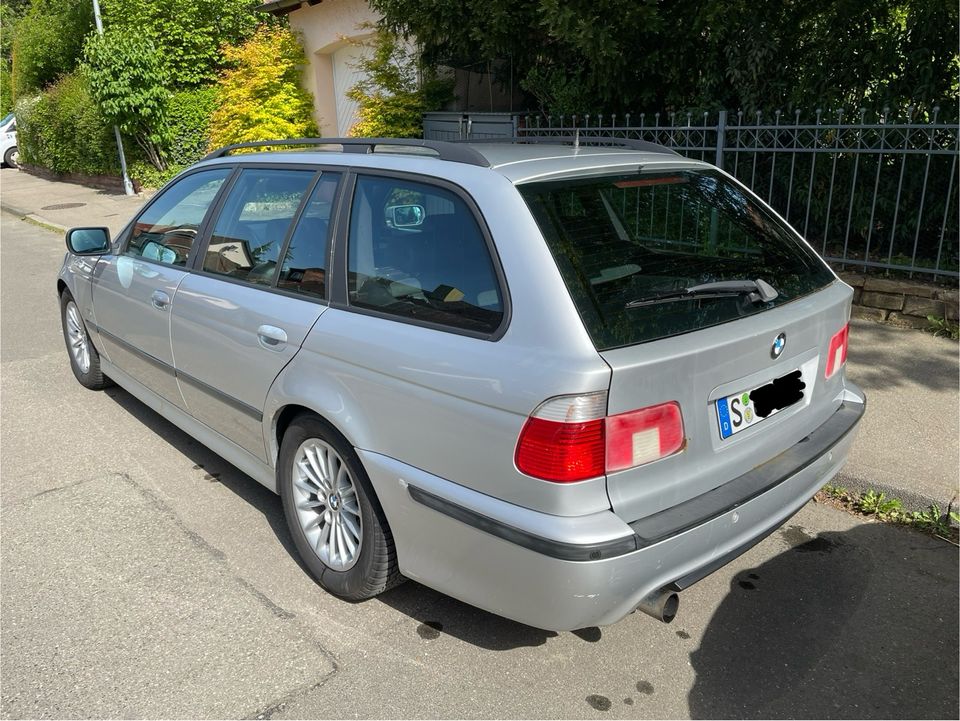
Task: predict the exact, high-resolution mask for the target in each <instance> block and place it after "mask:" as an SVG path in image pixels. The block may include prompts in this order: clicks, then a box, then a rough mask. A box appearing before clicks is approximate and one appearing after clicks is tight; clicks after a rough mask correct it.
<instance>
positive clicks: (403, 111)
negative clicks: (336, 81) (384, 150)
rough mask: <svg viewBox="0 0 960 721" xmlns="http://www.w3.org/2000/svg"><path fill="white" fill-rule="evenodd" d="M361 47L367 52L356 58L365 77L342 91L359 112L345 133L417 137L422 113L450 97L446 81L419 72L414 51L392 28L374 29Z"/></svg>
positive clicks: (449, 85) (450, 83)
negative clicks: (347, 89) (354, 123)
mask: <svg viewBox="0 0 960 721" xmlns="http://www.w3.org/2000/svg"><path fill="white" fill-rule="evenodd" d="M366 46H367V47H369V48H370V50H371V52H370V54H369V56H368V57H365V58H363V59H362V60H360V62H359V63H358V67H359V69H360V70H362V71H363V73H364V75H365V76H366V77H365V78H364V79H363V80H361V81H360V82H358V83H357V84H356V85H354V86H353V87H352V88H350V90H349V91H348V92H347V97H348V98H350V99H351V100H354V101H356V103H357V116H358V117H359V120H358V122H357V123H356V125H354V126H353V127H352V128H351V129H350V135H351V136H354V137H367V138H419V137H421V134H422V132H423V126H422V124H423V113H424V112H426V111H429V110H436V109H437V108H440V107H442V106H443V105H444V104H445V103H446V101H447V100H449V99H450V98H451V97H452V95H453V83H452V81H450V80H446V79H440V78H438V77H436V75H435V74H433V73H427V72H420V70H419V69H418V67H417V64H418V58H417V56H416V54H415V53H414V52H413V51H412V49H411V48H410V47H409V45H407V43H406V42H405V41H404V40H403V39H402V38H401V37H400V36H399V35H397V34H396V33H392V32H389V31H386V30H380V31H378V32H377V34H376V35H375V36H374V39H373V41H372V42H371V43H369V44H368V45H366Z"/></svg>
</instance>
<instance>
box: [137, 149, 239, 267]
mask: <svg viewBox="0 0 960 721" xmlns="http://www.w3.org/2000/svg"><path fill="white" fill-rule="evenodd" d="M232 170H233V169H232V168H217V169H215V170H203V171H200V172H198V173H193V174H191V175H188V176H187V177H185V178H181V179H180V180H178V181H177V182H176V183H174V184H173V185H171V186H170V187H169V188H167V189H166V190H164V191H163V194H162V195H160V196H159V197H158V198H157V199H156V200H155V201H154V202H153V203H151V204H150V206H149V207H148V208H147V209H146V210H144V211H143V213H142V214H141V215H140V217H139V218H137V222H136V223H134V226H133V232H132V233H131V235H130V241H129V243H127V247H126V249H125V250H124V255H132V256H134V257H139V258H143V259H145V260H153V261H157V262H160V263H166V264H167V265H179V266H183V265H186V264H187V257H188V256H189V255H190V250H191V249H192V248H193V242H194V240H196V237H197V231H198V230H199V229H200V224H201V223H202V222H203V218H204V216H205V215H206V214H207V209H208V208H209V207H210V204H211V203H213V200H214V198H216V197H217V192H218V191H219V190H220V186H221V185H223V181H224V180H226V179H227V176H228V175H230V173H231V172H232Z"/></svg>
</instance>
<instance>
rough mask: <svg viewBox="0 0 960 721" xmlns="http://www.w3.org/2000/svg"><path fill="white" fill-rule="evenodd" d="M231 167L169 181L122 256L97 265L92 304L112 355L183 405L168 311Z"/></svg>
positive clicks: (136, 225)
mask: <svg viewBox="0 0 960 721" xmlns="http://www.w3.org/2000/svg"><path fill="white" fill-rule="evenodd" d="M232 171H233V169H232V168H230V167H218V168H212V169H209V170H202V171H198V172H196V173H191V174H190V175H187V176H184V177H182V178H181V179H179V180H178V181H176V182H175V183H174V184H172V185H170V186H168V187H167V188H166V189H164V190H163V191H162V193H161V194H160V195H158V196H157V197H156V198H154V199H153V201H152V202H151V203H150V204H149V205H148V206H147V207H146V208H145V209H144V211H143V212H142V213H141V214H140V216H139V217H138V218H137V219H136V220H135V221H134V223H133V226H132V229H131V231H130V235H129V238H128V239H127V240H126V241H124V242H123V244H122V246H121V248H120V251H119V253H118V254H117V255H108V256H103V258H102V259H101V260H100V262H99V263H98V264H97V267H96V271H95V275H96V278H97V280H96V282H95V283H94V286H93V305H94V309H95V312H96V318H97V323H98V331H99V335H100V339H101V342H102V343H103V346H104V351H105V352H106V355H107V358H108V359H109V360H110V362H112V363H113V364H114V365H116V366H118V367H119V368H120V369H121V370H123V371H125V372H126V373H128V374H129V375H131V376H132V377H133V378H134V379H135V380H137V381H139V382H140V383H142V384H143V385H145V386H146V387H147V388H149V389H150V390H152V391H154V392H155V393H157V394H158V395H160V396H161V397H162V398H164V399H166V400H167V401H169V402H171V403H173V404H174V405H176V406H178V407H181V408H182V407H183V400H182V398H181V396H180V390H179V388H178V386H177V380H176V377H175V373H174V364H173V354H172V352H171V350H170V309H171V306H172V302H173V298H174V297H175V295H176V293H177V288H178V287H179V286H180V283H181V282H182V281H183V279H184V278H185V277H186V276H187V274H188V261H189V259H190V257H191V253H192V252H193V250H194V248H193V245H194V241H195V240H196V238H197V236H198V234H199V233H201V232H202V228H203V224H204V219H205V218H206V217H207V215H208V213H209V210H210V208H211V207H212V205H213V204H214V201H215V199H216V198H217V194H218V193H219V191H220V190H221V188H222V187H223V185H224V183H225V181H226V179H227V178H228V177H229V175H230V173H231V172H232Z"/></svg>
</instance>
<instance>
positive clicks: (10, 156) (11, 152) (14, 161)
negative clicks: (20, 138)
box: [3, 146, 20, 168]
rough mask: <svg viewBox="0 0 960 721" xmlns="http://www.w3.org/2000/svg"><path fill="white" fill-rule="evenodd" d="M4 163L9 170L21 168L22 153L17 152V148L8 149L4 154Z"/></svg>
mask: <svg viewBox="0 0 960 721" xmlns="http://www.w3.org/2000/svg"><path fill="white" fill-rule="evenodd" d="M3 162H4V163H6V164H7V167H8V168H19V167H20V153H19V151H18V150H17V146H13V147H12V148H7V152H5V153H4V154H3Z"/></svg>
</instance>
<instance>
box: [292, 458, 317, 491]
mask: <svg viewBox="0 0 960 721" xmlns="http://www.w3.org/2000/svg"><path fill="white" fill-rule="evenodd" d="M297 467H298V468H299V469H300V473H301V477H302V478H303V479H304V480H305V481H306V482H307V483H309V484H310V485H311V486H313V488H315V489H317V490H319V489H321V488H323V484H322V483H321V482H320V479H319V478H318V477H317V474H316V472H315V471H314V469H313V466H311V465H310V461H309V460H307V459H306V458H301V459H300V462H299V463H298V464H297Z"/></svg>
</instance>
